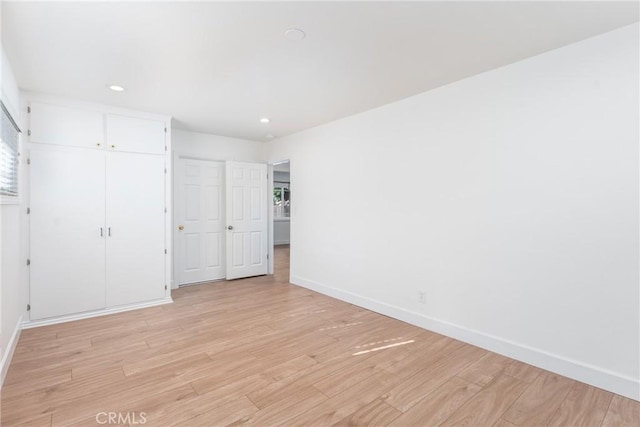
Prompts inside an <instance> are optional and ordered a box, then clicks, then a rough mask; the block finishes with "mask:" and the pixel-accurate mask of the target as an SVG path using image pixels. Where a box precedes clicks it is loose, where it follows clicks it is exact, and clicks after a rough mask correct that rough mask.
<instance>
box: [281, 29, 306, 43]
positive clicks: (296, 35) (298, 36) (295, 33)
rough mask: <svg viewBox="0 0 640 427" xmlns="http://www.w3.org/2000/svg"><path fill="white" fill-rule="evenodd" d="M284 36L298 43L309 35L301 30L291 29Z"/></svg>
mask: <svg viewBox="0 0 640 427" xmlns="http://www.w3.org/2000/svg"><path fill="white" fill-rule="evenodd" d="M284 36H285V38H286V39H287V40H291V41H294V42H298V41H300V40H302V39H303V38H305V37H306V36H307V35H306V34H305V33H304V31H302V30H301V29H299V28H289V29H288V30H287V31H285V32H284Z"/></svg>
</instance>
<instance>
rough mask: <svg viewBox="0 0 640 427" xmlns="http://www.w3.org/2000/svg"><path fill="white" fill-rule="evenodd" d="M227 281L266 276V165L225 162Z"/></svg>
mask: <svg viewBox="0 0 640 427" xmlns="http://www.w3.org/2000/svg"><path fill="white" fill-rule="evenodd" d="M225 188H226V212H227V215H226V222H227V245H226V246H227V279H237V278H240V277H249V276H258V275H261V274H267V247H268V242H267V240H268V239H267V230H268V221H267V209H268V205H267V202H268V198H267V165H265V164H259V163H243V162H226V185H225Z"/></svg>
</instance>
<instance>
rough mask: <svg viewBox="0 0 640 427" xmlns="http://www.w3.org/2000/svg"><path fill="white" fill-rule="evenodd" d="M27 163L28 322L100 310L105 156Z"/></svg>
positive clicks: (80, 152)
mask: <svg viewBox="0 0 640 427" xmlns="http://www.w3.org/2000/svg"><path fill="white" fill-rule="evenodd" d="M30 158H31V166H30V168H29V170H30V179H31V184H30V189H31V202H30V208H31V215H30V219H31V233H30V236H31V237H30V239H31V245H30V246H31V249H30V250H31V255H30V257H31V270H30V274H31V279H30V282H31V298H30V304H31V320H36V319H43V318H47V317H53V316H60V315H65V314H71V313H79V312H82V311H89V310H95V309H100V308H104V307H105V277H104V271H105V237H104V235H105V230H104V227H105V224H104V209H105V203H104V196H105V193H104V184H105V183H104V175H105V158H104V153H102V152H100V151H94V150H85V149H66V150H60V149H58V150H56V151H50V150H47V149H46V148H43V149H32V150H31V154H30Z"/></svg>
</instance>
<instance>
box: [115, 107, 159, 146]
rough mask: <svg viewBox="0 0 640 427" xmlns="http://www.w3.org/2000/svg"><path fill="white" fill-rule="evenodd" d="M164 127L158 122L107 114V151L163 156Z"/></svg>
mask: <svg viewBox="0 0 640 427" xmlns="http://www.w3.org/2000/svg"><path fill="white" fill-rule="evenodd" d="M164 127H165V124H164V122H161V121H158V120H148V119H140V118H137V117H128V116H121V115H118V114H107V149H109V150H115V151H128V152H131V153H150V154H164V152H165V149H164V145H165V135H166V134H165V131H164Z"/></svg>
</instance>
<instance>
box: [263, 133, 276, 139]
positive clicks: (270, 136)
mask: <svg viewBox="0 0 640 427" xmlns="http://www.w3.org/2000/svg"><path fill="white" fill-rule="evenodd" d="M264 137H265V138H267V139H273V138H275V136H274V135H271V134H270V133H268V134H266V135H265V136H264Z"/></svg>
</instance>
